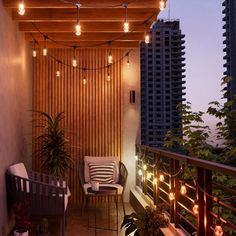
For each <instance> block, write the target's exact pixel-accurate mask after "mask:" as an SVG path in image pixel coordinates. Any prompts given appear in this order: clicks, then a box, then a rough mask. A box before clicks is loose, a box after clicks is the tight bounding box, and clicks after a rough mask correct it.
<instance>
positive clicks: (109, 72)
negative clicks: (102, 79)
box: [107, 66, 111, 82]
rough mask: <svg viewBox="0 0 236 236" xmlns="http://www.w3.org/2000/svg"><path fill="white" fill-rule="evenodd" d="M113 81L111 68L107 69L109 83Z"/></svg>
mask: <svg viewBox="0 0 236 236" xmlns="http://www.w3.org/2000/svg"><path fill="white" fill-rule="evenodd" d="M110 80H111V67H110V66H108V67H107V81H108V82H109V81H110Z"/></svg>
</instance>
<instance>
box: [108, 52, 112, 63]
mask: <svg viewBox="0 0 236 236" xmlns="http://www.w3.org/2000/svg"><path fill="white" fill-rule="evenodd" d="M112 62H113V58H112V55H111V51H110V52H109V55H108V64H112Z"/></svg>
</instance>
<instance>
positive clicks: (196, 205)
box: [193, 200, 199, 215]
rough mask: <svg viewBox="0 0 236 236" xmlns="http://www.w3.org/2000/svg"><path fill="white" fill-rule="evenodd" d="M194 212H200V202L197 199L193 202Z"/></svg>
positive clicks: (196, 213)
mask: <svg viewBox="0 0 236 236" xmlns="http://www.w3.org/2000/svg"><path fill="white" fill-rule="evenodd" d="M193 213H194V214H195V215H198V213H199V202H198V200H195V201H194V204H193Z"/></svg>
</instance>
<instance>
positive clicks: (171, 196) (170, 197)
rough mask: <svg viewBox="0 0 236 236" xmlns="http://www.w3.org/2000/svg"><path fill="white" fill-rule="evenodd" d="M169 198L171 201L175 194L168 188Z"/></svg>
mask: <svg viewBox="0 0 236 236" xmlns="http://www.w3.org/2000/svg"><path fill="white" fill-rule="evenodd" d="M169 199H170V200H171V201H173V200H174V199H175V194H174V192H173V191H172V190H170V193H169Z"/></svg>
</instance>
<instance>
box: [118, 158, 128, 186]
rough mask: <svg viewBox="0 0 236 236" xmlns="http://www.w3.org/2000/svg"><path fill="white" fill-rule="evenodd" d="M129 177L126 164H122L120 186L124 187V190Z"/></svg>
mask: <svg viewBox="0 0 236 236" xmlns="http://www.w3.org/2000/svg"><path fill="white" fill-rule="evenodd" d="M127 177H128V171H127V169H126V166H125V165H124V163H122V162H120V170H119V184H120V185H122V186H123V189H124V188H125V185H126V181H127Z"/></svg>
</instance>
